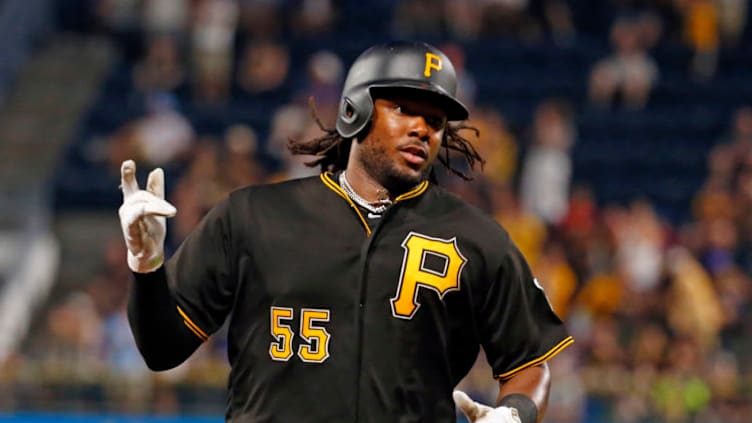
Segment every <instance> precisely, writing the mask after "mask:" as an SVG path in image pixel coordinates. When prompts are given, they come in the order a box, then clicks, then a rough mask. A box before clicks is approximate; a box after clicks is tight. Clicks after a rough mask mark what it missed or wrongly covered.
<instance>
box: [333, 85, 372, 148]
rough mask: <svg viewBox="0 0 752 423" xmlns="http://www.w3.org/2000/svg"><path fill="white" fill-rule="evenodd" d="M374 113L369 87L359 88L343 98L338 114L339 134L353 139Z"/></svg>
mask: <svg viewBox="0 0 752 423" xmlns="http://www.w3.org/2000/svg"><path fill="white" fill-rule="evenodd" d="M372 113H373V100H372V99H371V93H370V90H369V88H368V86H363V87H357V88H355V89H353V90H351V92H350V93H349V95H345V96H343V97H342V100H341V101H340V103H339V112H338V113H337V132H339V134H340V135H341V136H342V137H344V138H352V137H354V136H355V135H356V134H357V133H359V132H360V131H361V130H362V129H363V128H364V127H365V126H366V124H368V121H369V120H370V119H371V114H372Z"/></svg>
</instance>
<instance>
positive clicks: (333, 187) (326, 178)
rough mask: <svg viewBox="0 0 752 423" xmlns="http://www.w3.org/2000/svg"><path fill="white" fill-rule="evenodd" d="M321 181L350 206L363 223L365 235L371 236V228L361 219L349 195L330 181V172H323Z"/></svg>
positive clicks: (361, 215) (358, 210)
mask: <svg viewBox="0 0 752 423" xmlns="http://www.w3.org/2000/svg"><path fill="white" fill-rule="evenodd" d="M319 176H320V177H321V180H322V181H323V182H324V185H326V186H328V187H329V188H330V189H331V190H332V191H334V192H336V193H337V194H339V196H340V197H342V198H344V199H345V201H347V203H348V204H349V205H350V207H352V208H353V210H355V213H357V214H358V217H359V218H360V221H361V223H363V227H365V228H366V234H368V235H369V236H370V235H371V227H370V226H368V221H366V219H365V218H364V217H363V213H361V212H360V209H359V208H358V206H356V205H355V203H354V202H353V200H352V199H351V198H350V196H349V195H347V193H346V192H345V191H344V190H343V189H342V187H340V186H339V184H337V183H336V182H334V181H332V180H331V179H330V178H331V177H332V176H333V174H332V172H324V173H322V174H321V175H319Z"/></svg>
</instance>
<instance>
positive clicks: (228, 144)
mask: <svg viewBox="0 0 752 423" xmlns="http://www.w3.org/2000/svg"><path fill="white" fill-rule="evenodd" d="M224 147H225V148H224V152H225V154H224V157H222V158H221V159H220V160H221V162H222V165H221V168H222V183H223V185H224V186H225V187H226V188H225V189H226V191H227V192H230V191H233V190H235V189H238V188H241V187H244V186H247V185H253V184H257V183H260V182H262V181H263V180H264V173H265V172H264V169H263V168H262V166H261V164H260V163H259V161H258V160H257V149H258V138H257V135H256V131H254V130H253V128H250V127H248V126H246V125H233V126H231V127H229V128H227V131H225V136H224Z"/></svg>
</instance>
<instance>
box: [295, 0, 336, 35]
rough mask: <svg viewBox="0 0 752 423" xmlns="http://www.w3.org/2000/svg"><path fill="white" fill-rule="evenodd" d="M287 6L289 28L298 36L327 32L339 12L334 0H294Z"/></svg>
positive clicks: (334, 22)
mask: <svg viewBox="0 0 752 423" xmlns="http://www.w3.org/2000/svg"><path fill="white" fill-rule="evenodd" d="M289 8H290V10H291V13H292V16H291V17H290V20H291V22H290V28H291V29H292V32H293V33H294V34H295V35H297V36H300V37H312V36H318V35H322V34H327V33H329V32H330V31H331V30H332V28H333V26H334V25H335V24H336V22H337V17H338V14H339V11H338V10H337V8H336V4H335V1H334V0H295V1H293V2H292V5H290V6H289Z"/></svg>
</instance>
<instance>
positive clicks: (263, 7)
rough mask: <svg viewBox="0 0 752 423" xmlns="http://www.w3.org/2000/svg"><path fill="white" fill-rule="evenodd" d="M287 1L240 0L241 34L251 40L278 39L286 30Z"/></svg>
mask: <svg viewBox="0 0 752 423" xmlns="http://www.w3.org/2000/svg"><path fill="white" fill-rule="evenodd" d="M285 3H286V1H285V0H238V8H239V11H238V14H239V28H238V29H239V32H240V33H241V35H243V36H245V37H246V38H249V39H258V38H270V39H271V38H276V37H277V36H279V35H280V34H281V33H282V31H283V30H284V25H283V23H282V14H283V10H282V8H283V6H284V4H285Z"/></svg>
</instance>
